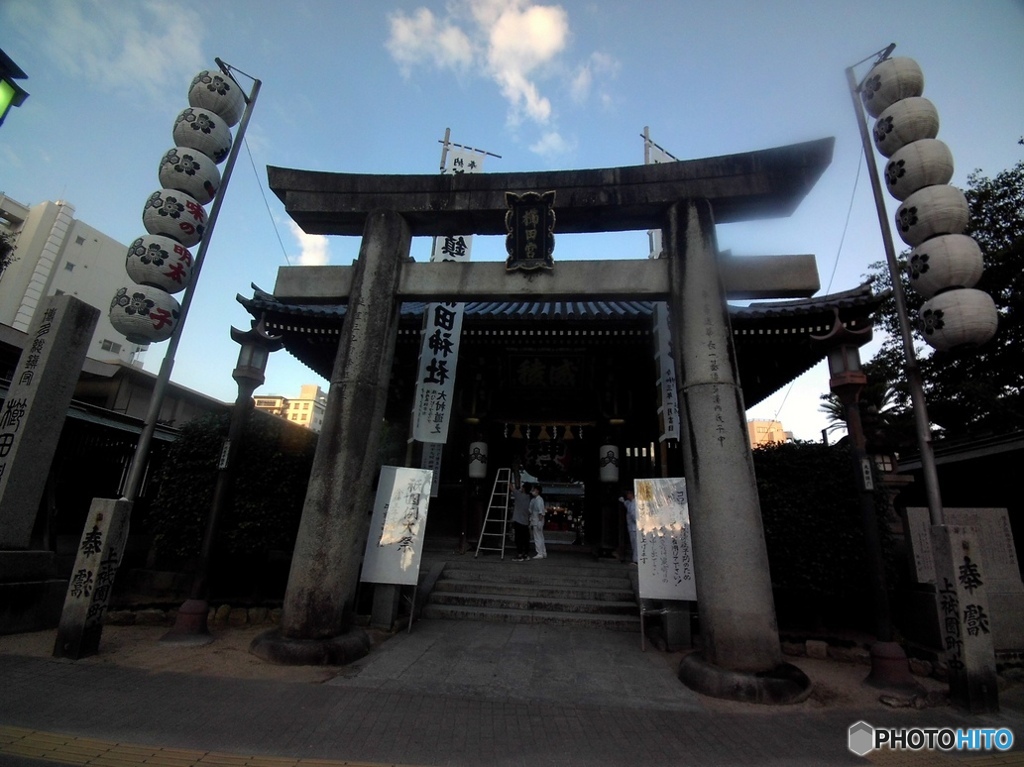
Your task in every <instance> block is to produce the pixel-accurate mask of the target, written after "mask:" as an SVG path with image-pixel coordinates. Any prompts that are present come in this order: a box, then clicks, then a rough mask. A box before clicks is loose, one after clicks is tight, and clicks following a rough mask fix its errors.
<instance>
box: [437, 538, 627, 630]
mask: <svg viewBox="0 0 1024 767" xmlns="http://www.w3.org/2000/svg"><path fill="white" fill-rule="evenodd" d="M635 573H636V569H635V568H631V567H630V566H629V565H624V564H622V563H620V562H597V561H594V560H593V559H591V558H589V557H582V556H579V555H570V554H560V553H554V552H549V554H548V557H547V559H531V560H528V561H526V562H515V561H513V560H512V559H511V558H510V557H508V556H506V557H505V558H504V559H500V558H499V557H497V556H491V557H485V558H481V559H468V558H466V559H462V558H459V559H458V560H449V561H447V563H445V565H444V569H443V570H442V571H441V573H440V575H439V576H438V578H437V580H436V581H435V582H434V584H433V587H432V588H431V590H430V593H429V595H428V596H427V598H426V604H425V605H424V607H423V610H422V613H421V617H423V618H441V619H448V620H476V621H493V622H504V623H547V624H551V625H561V626H579V627H598V628H607V629H614V630H618V631H639V630H640V617H639V608H638V607H637V601H636V596H635V592H634V589H633V583H632V580H633V579H634V578H635ZM631 574H632V578H631Z"/></svg>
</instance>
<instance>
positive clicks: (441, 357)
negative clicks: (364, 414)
mask: <svg viewBox="0 0 1024 767" xmlns="http://www.w3.org/2000/svg"><path fill="white" fill-rule="evenodd" d="M483 161H484V155H483V154H482V153H481V152H477V151H470V150H466V149H461V148H458V147H449V148H448V150H447V159H446V163H445V169H444V173H446V174H456V173H479V172H480V171H481V170H482V169H483ZM472 249H473V236H472V235H466V236H462V235H448V236H446V237H435V238H434V247H433V250H432V251H431V253H430V260H431V261H432V262H433V261H469V257H470V254H471V252H472ZM463 307H464V305H463V304H461V303H444V304H440V303H434V304H427V307H426V309H425V310H424V312H423V340H422V343H421V346H420V365H419V377H418V378H417V379H416V395H415V399H414V401H413V411H412V419H413V427H412V438H413V439H415V440H417V441H419V442H426V443H434V444H444V443H445V442H446V441H447V440H448V423H449V420H450V417H451V406H452V397H453V396H454V395H455V369H456V367H457V366H458V362H459V340H460V338H461V336H462V313H463Z"/></svg>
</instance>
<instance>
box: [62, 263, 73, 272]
mask: <svg viewBox="0 0 1024 767" xmlns="http://www.w3.org/2000/svg"><path fill="white" fill-rule="evenodd" d="M64 271H65V272H73V271H75V265H74V264H73V263H71V262H70V261H68V262H67V263H66V264H64Z"/></svg>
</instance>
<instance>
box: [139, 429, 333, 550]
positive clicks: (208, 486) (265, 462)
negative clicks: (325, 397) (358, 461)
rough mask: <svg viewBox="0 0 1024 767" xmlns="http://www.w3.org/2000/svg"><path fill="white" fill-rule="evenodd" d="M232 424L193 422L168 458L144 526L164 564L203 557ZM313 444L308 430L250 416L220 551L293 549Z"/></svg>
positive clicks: (240, 449)
mask: <svg viewBox="0 0 1024 767" xmlns="http://www.w3.org/2000/svg"><path fill="white" fill-rule="evenodd" d="M228 423H229V416H228V415H223V416H207V417H204V418H198V419H196V420H194V421H191V422H189V423H188V424H186V425H185V426H184V427H183V428H182V431H181V435H180V436H179V437H178V439H177V440H176V441H175V442H174V444H173V445H172V446H171V448H170V450H169V451H168V454H167V457H166V459H165V460H164V463H163V467H162V471H161V476H160V478H159V480H158V481H159V483H160V487H159V491H158V492H157V495H156V499H155V500H154V502H153V504H152V507H151V509H150V511H149V513H148V515H147V516H146V518H145V520H144V524H145V527H146V531H147V532H149V533H152V534H153V535H154V536H155V537H154V548H155V552H156V554H157V556H158V558H159V559H160V560H163V561H165V562H173V561H175V560H182V559H187V558H189V557H192V556H195V555H196V554H198V553H199V547H200V544H201V542H202V536H203V531H204V530H205V527H206V519H207V516H208V514H209V511H210V502H211V499H212V497H213V488H214V484H215V483H216V478H217V464H218V461H219V459H220V451H221V445H222V444H223V441H224V439H225V438H226V437H227V432H228ZM316 441H317V435H316V434H315V433H313V432H311V431H309V430H308V429H304V428H302V427H300V426H297V425H295V424H292V423H289V422H288V421H285V420H283V419H281V418H276V417H274V416H270V415H267V414H265V413H261V412H259V411H254V412H252V413H251V414H250V416H249V419H248V423H247V424H246V429H245V432H244V436H243V439H242V444H241V445H240V447H239V452H238V458H237V469H236V472H235V482H234V486H233V496H232V497H231V498H229V502H228V504H227V507H226V509H225V511H224V515H223V517H222V521H221V525H220V530H219V535H218V539H217V548H218V549H219V550H221V551H225V552H226V553H228V554H232V555H253V554H260V553H264V552H267V551H270V550H283V551H289V552H290V551H291V550H292V548H293V547H294V545H295V534H296V531H297V530H298V526H299V518H300V516H301V514H302V504H303V501H304V500H305V496H306V484H307V483H308V482H309V472H310V469H311V466H312V462H313V452H314V450H315V449H316Z"/></svg>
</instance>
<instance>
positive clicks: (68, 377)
mask: <svg viewBox="0 0 1024 767" xmlns="http://www.w3.org/2000/svg"><path fill="white" fill-rule="evenodd" d="M99 316H100V312H99V309H96V308H95V307H93V306H90V305H89V304H87V303H85V302H84V301H80V300H79V299H77V298H75V297H73V296H67V295H61V296H53V297H51V298H50V299H48V300H46V301H45V302H43V303H41V304H40V306H39V307H38V308H37V310H36V313H35V316H34V317H33V320H32V324H31V325H30V326H29V331H28V335H27V336H26V338H25V348H24V350H23V351H22V353H21V357H20V359H19V360H18V367H17V368H16V369H15V371H14V375H13V377H12V378H11V385H10V389H9V390H8V391H7V396H6V398H5V399H4V402H3V405H2V406H0V549H27V548H28V547H29V543H30V541H31V536H32V528H33V526H34V525H35V521H36V511H37V510H38V509H39V502H40V499H41V498H42V497H43V489H44V487H45V484H46V478H47V476H48V475H49V469H50V464H51V463H52V462H53V456H54V453H55V452H56V450H57V442H58V440H59V439H60V433H61V429H62V428H63V426H64V419H65V417H66V416H67V411H68V405H70V404H71V397H72V395H73V394H74V391H75V385H76V384H77V383H78V376H79V374H80V373H81V372H82V364H83V363H84V362H85V356H86V353H87V352H88V351H89V343H90V341H91V340H92V334H93V330H94V329H95V327H96V321H97V320H98V319H99Z"/></svg>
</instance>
